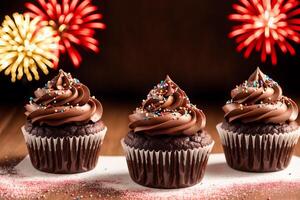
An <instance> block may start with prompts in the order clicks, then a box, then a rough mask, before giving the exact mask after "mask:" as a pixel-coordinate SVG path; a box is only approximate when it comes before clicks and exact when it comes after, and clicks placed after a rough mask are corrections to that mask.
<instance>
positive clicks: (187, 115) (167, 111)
mask: <svg viewBox="0 0 300 200" xmlns="http://www.w3.org/2000/svg"><path fill="white" fill-rule="evenodd" d="M129 121H130V124H129V128H131V129H132V130H133V131H134V132H135V133H144V134H149V135H151V136H154V135H166V134H168V135H180V134H185V135H193V134H196V133H198V132H199V131H200V130H202V129H203V128H204V127H205V123H206V118H205V115H204V113H203V112H202V111H201V110H199V109H198V108H196V106H194V105H192V104H191V103H190V101H189V99H188V97H187V95H186V94H185V92H184V91H183V90H181V89H180V88H179V87H178V86H177V85H176V84H175V83H174V82H173V81H172V80H171V79H170V77H168V76H167V78H166V79H165V80H164V81H161V83H159V84H158V85H157V86H155V87H154V89H152V90H151V91H150V93H149V94H148V96H147V99H146V100H143V102H142V105H141V107H139V108H137V109H136V110H135V112H134V113H133V114H131V115H129Z"/></svg>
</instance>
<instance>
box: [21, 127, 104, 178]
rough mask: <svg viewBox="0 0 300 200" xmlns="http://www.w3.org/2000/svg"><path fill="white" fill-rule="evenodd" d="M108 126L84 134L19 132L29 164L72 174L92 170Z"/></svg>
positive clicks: (41, 168) (55, 171)
mask: <svg viewBox="0 0 300 200" xmlns="http://www.w3.org/2000/svg"><path fill="white" fill-rule="evenodd" d="M106 131H107V128H106V127H105V129H104V130H102V131H100V132H98V133H95V134H89V135H85V136H73V137H63V138H61V137H58V138H54V137H41V136H35V135H32V134H30V133H28V132H27V131H26V130H25V128H24V127H22V132H23V135H24V138H25V141H26V144H27V149H28V153H29V157H30V160H31V163H32V165H33V166H34V167H35V168H36V169H38V170H40V171H44V172H49V173H57V174H62V173H66V174H71V173H79V172H85V171H89V170H92V169H93V168H95V166H96V164H97V161H98V157H99V156H98V153H99V151H100V148H101V145H102V143H103V139H104V137H105V134H106Z"/></svg>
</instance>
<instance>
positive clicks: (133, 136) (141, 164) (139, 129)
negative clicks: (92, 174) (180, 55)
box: [122, 77, 214, 188]
mask: <svg viewBox="0 0 300 200" xmlns="http://www.w3.org/2000/svg"><path fill="white" fill-rule="evenodd" d="M129 121H130V123H129V128H130V131H129V133H128V134H127V136H126V137H125V138H124V139H123V140H122V145H123V148H124V150H125V153H126V160H127V164H128V169H129V173H130V176H131V178H132V180H133V181H135V182H136V183H138V184H141V185H144V186H148V187H154V188H181V187H188V186H192V185H194V184H196V183H199V182H200V181H201V180H202V178H203V175H204V171H205V168H206V165H207V161H208V157H209V154H210V152H211V149H212V147H213V144H214V141H213V140H212V138H211V136H210V135H209V134H208V133H207V132H206V131H205V130H204V128H205V124H206V117H205V115H204V113H203V112H202V111H201V110H199V109H198V108H197V107H196V106H194V105H192V104H191V103H190V100H189V99H188V97H187V95H186V94H185V92H184V91H183V90H181V89H180V88H179V87H178V86H177V85H176V84H175V83H174V82H173V81H172V80H171V79H170V78H169V77H167V78H166V79H165V80H164V81H162V82H161V83H159V84H158V85H157V86H156V87H154V89H152V90H151V91H150V93H149V94H148V96H147V99H146V100H143V102H142V105H141V106H140V107H138V108H137V109H136V110H135V111H134V112H133V114H131V115H130V116H129Z"/></svg>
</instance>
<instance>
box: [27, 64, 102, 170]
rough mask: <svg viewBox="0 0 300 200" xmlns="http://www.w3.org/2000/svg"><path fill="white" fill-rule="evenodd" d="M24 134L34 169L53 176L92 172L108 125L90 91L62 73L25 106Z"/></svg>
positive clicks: (37, 91) (35, 93)
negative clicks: (103, 119) (104, 121)
mask: <svg viewBox="0 0 300 200" xmlns="http://www.w3.org/2000/svg"><path fill="white" fill-rule="evenodd" d="M25 109H26V112H25V115H26V124H25V126H24V127H22V131H23V134H24V137H25V141H26V144H27V148H28V152H29V156H30V159H31V162H32V164H33V166H34V167H35V168H36V169H38V170H41V171H45V172H50V173H78V172H84V171H88V170H91V169H93V168H94V167H95V166H96V164H97V161H98V153H99V151H100V146H101V144H102V142H103V139H104V136H105V133H106V130H107V128H106V126H105V125H104V123H103V122H102V120H101V117H102V113H103V108H102V105H101V103H100V102H99V101H98V100H97V99H95V98H94V97H91V95H90V91H89V89H88V88H87V87H86V86H85V85H84V84H82V83H80V82H79V80H78V79H75V78H73V77H72V76H71V74H69V73H65V72H64V71H62V70H60V71H59V74H58V75H57V76H56V77H55V78H54V79H52V80H51V81H48V83H47V84H46V85H45V87H44V88H39V89H37V90H36V91H35V92H34V97H32V98H30V101H29V103H28V104H27V105H26V106H25Z"/></svg>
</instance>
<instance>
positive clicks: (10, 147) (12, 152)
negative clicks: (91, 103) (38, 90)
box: [0, 102, 300, 199]
mask: <svg viewBox="0 0 300 200" xmlns="http://www.w3.org/2000/svg"><path fill="white" fill-rule="evenodd" d="M103 106H104V115H103V121H104V122H105V124H106V125H107V127H108V132H107V135H106V137H105V140H104V143H103V146H102V149H101V152H100V155H123V150H122V147H121V145H120V140H121V138H123V137H124V135H126V134H127V131H128V114H129V113H130V112H132V110H133V109H134V106H133V105H130V104H126V103H124V104H119V103H113V102H105V103H103ZM206 107H207V108H209V109H207V110H206V109H204V112H205V114H206V116H207V127H206V129H207V130H208V131H209V133H211V135H212V137H213V139H214V140H215V142H216V143H215V146H214V149H213V153H220V152H222V151H223V150H222V146H221V144H220V139H219V137H218V134H217V131H216V129H215V126H216V124H217V123H218V122H221V121H222V118H223V113H222V111H221V109H220V108H219V107H217V106H214V105H212V106H206ZM0 116H1V117H0V167H1V166H9V165H16V164H17V163H18V162H19V161H20V160H21V159H23V158H24V157H25V156H26V155H27V149H26V145H25V142H24V139H23V135H22V133H21V130H20V128H21V126H22V125H23V124H24V121H25V117H24V110H23V106H22V105H19V106H18V105H0ZM295 155H298V156H300V144H298V145H297V148H296V150H295ZM299 195H300V194H299ZM48 197H49V198H54V197H55V198H56V199H69V198H68V197H67V196H66V195H65V194H62V195H57V194H56V195H55V196H53V195H51V194H49V195H48ZM59 197H61V198H59ZM298 197H299V199H300V196H298ZM0 199H1V196H0Z"/></svg>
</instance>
